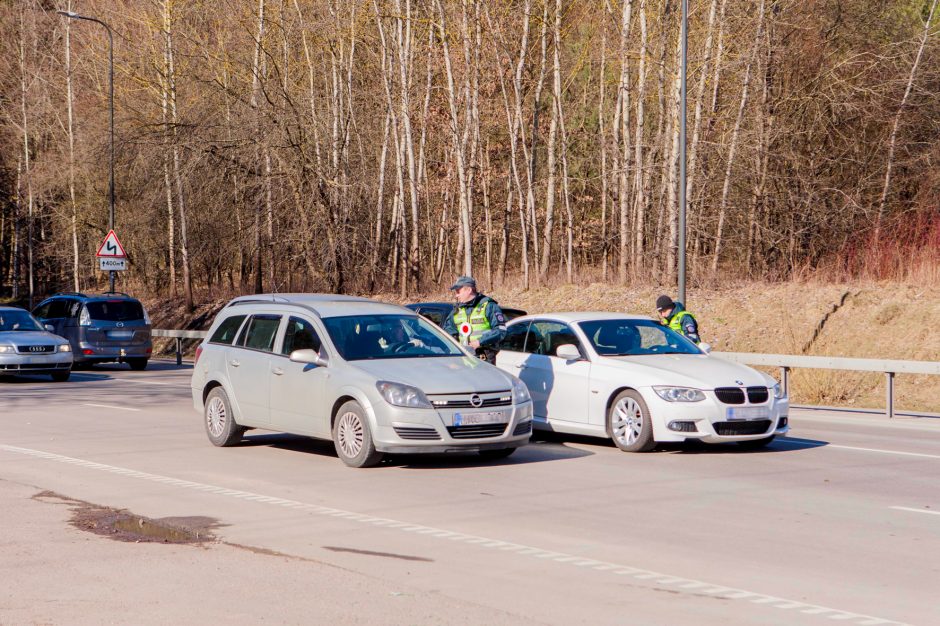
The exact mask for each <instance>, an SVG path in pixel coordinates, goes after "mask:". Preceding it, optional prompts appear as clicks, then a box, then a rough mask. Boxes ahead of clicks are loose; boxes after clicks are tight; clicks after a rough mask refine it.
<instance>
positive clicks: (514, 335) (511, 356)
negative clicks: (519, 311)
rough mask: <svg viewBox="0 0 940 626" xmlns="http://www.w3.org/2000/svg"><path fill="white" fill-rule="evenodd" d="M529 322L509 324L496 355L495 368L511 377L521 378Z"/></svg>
mask: <svg viewBox="0 0 940 626" xmlns="http://www.w3.org/2000/svg"><path fill="white" fill-rule="evenodd" d="M528 332H529V322H527V321H526V322H520V323H518V324H510V325H509V327H508V328H507V329H506V335H505V336H504V337H503V340H502V341H501V342H500V344H499V352H497V353H496V366H497V367H498V368H500V369H501V370H504V371H506V372H509V373H510V374H512V375H513V376H517V377H519V378H522V375H521V374H522V363H523V361H525V359H526V356H527V355H526V352H525V338H526V334H527V333H528Z"/></svg>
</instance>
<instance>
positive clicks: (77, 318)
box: [33, 293, 153, 370]
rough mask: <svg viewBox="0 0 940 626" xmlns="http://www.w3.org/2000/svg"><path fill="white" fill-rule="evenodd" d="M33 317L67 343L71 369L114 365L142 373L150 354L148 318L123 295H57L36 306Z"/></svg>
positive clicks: (151, 349) (136, 301)
mask: <svg viewBox="0 0 940 626" xmlns="http://www.w3.org/2000/svg"><path fill="white" fill-rule="evenodd" d="M33 315H34V316H35V317H36V318H37V319H39V321H40V322H42V324H44V325H46V326H51V327H52V332H54V333H55V334H57V335H59V336H61V337H65V338H66V339H68V340H69V343H70V344H71V345H72V356H73V358H74V365H73V369H78V368H79V367H81V366H83V365H84V366H90V365H94V364H95V363H108V362H115V361H116V362H119V363H127V364H128V365H130V367H131V369H133V370H142V369H145V368H146V367H147V361H148V360H149V359H150V356H151V354H152V353H153V343H152V341H151V332H150V331H151V327H150V316H148V315H147V311H145V310H144V306H143V305H142V304H141V303H140V301H139V300H137V299H136V298H132V297H130V296H128V295H127V294H123V293H103V294H100V295H85V294H83V293H58V294H56V295H54V296H52V297H51V298H48V299H46V300H43V301H42V302H40V303H39V306H37V307H36V308H35V309H34V310H33Z"/></svg>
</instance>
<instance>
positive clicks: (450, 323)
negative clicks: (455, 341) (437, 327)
mask: <svg viewBox="0 0 940 626" xmlns="http://www.w3.org/2000/svg"><path fill="white" fill-rule="evenodd" d="M455 312H456V307H455V308H453V309H451V310H450V313H448V314H447V315H445V316H444V318H443V319H442V320H441V328H442V329H443V330H444V332H445V333H447V334H448V335H450V336H451V337H456V336H457V326H456V325H455V324H454V313H455Z"/></svg>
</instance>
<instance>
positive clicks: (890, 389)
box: [885, 372, 894, 419]
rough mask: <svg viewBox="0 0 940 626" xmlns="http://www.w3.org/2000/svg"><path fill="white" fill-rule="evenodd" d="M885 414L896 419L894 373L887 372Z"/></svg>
mask: <svg viewBox="0 0 940 626" xmlns="http://www.w3.org/2000/svg"><path fill="white" fill-rule="evenodd" d="M885 396H886V397H885V412H886V413H887V414H888V419H893V418H894V372H885Z"/></svg>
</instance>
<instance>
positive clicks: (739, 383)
mask: <svg viewBox="0 0 940 626" xmlns="http://www.w3.org/2000/svg"><path fill="white" fill-rule="evenodd" d="M734 382H735V383H737V384H738V385H740V386H744V381H743V380H736V381H734Z"/></svg>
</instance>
